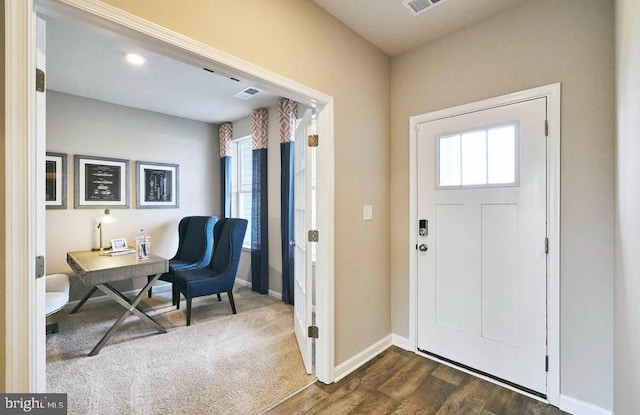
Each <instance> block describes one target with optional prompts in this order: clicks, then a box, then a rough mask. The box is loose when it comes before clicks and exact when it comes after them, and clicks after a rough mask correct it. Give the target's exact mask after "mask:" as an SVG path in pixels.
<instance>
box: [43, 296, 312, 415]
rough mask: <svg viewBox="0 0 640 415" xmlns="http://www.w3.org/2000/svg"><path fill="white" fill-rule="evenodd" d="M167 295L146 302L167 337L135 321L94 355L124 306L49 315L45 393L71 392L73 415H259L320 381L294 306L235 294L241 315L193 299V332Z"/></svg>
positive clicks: (220, 304) (110, 304) (214, 302)
mask: <svg viewBox="0 0 640 415" xmlns="http://www.w3.org/2000/svg"><path fill="white" fill-rule="evenodd" d="M169 297H170V293H167V292H164V293H158V294H156V293H154V298H153V299H151V300H148V299H146V300H144V301H143V303H142V308H143V309H147V310H153V311H152V312H151V311H149V314H150V315H152V316H154V318H155V319H156V321H158V322H159V323H160V324H161V325H163V326H164V327H166V328H167V329H168V332H167V333H166V334H161V333H159V332H157V331H155V330H154V329H153V328H151V326H149V325H147V324H146V323H142V322H141V321H140V320H139V319H138V318H137V317H131V316H130V317H128V319H127V320H125V323H124V324H123V326H121V327H120V329H119V330H118V331H117V332H116V333H115V334H114V335H113V336H112V337H111V339H110V341H109V342H108V343H107V345H106V346H105V347H104V348H103V349H102V350H101V351H100V353H99V354H98V355H97V356H93V357H88V353H89V351H91V349H92V348H93V347H94V346H95V344H96V343H97V342H98V340H100V338H101V337H102V335H103V334H104V333H105V332H106V330H107V329H108V328H109V327H110V326H111V324H112V323H113V321H115V319H116V318H117V317H118V316H119V315H120V314H121V313H122V311H124V309H123V308H122V307H120V306H118V305H116V304H115V303H113V302H112V301H108V302H99V303H93V304H91V303H89V304H85V305H84V307H83V308H82V309H81V310H80V311H79V312H78V313H77V314H75V315H69V310H70V308H69V307H67V308H66V309H64V310H62V311H60V312H58V313H57V314H55V315H54V316H52V317H51V318H50V321H57V322H59V323H60V332H59V333H56V334H52V335H48V336H47V388H48V390H49V391H50V392H62V393H67V394H68V402H69V403H68V405H69V414H82V415H85V414H154V415H155V414H234V415H235V414H246V415H253V414H258V413H260V412H261V411H263V410H264V409H267V408H268V407H270V406H271V405H273V404H275V403H276V402H279V401H280V400H282V399H284V398H286V397H287V396H289V395H290V394H292V393H293V392H295V391H297V390H298V389H300V388H302V387H304V386H306V385H308V384H310V383H312V382H313V381H314V378H313V377H312V376H309V375H307V374H306V373H305V371H304V366H303V364H302V360H301V358H300V353H299V351H298V348H297V343H296V340H295V336H294V334H293V323H292V319H293V309H292V307H291V306H287V305H285V304H284V303H282V302H281V301H279V300H277V299H275V298H273V297H270V296H266V295H258V294H255V293H252V292H251V291H250V290H249V289H247V288H245V287H236V289H235V290H234V298H235V300H236V307H237V310H238V314H236V315H233V314H231V308H230V307H229V302H228V300H227V297H226V295H225V294H223V296H222V302H218V300H217V298H216V296H215V295H214V296H212V297H205V298H202V299H195V300H194V301H193V311H192V318H191V326H190V327H186V325H185V324H186V322H185V317H184V313H183V310H179V311H177V310H175V308H172V307H171V302H170V299H169ZM185 306H186V305H185V302H184V300H183V302H182V307H183V308H184V307H185Z"/></svg>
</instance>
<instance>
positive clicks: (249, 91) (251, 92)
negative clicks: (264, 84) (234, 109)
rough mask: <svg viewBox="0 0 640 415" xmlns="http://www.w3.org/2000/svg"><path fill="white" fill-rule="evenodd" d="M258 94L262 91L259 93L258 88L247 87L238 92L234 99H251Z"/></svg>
mask: <svg viewBox="0 0 640 415" xmlns="http://www.w3.org/2000/svg"><path fill="white" fill-rule="evenodd" d="M260 92H262V91H260V90H259V89H258V88H253V87H248V88H245V89H243V90H242V91H240V92H238V93H237V94H235V95H234V97H236V98H240V99H249V98H251V97H254V96H256V95H257V94H258V93H260Z"/></svg>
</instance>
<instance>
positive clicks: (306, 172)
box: [291, 108, 315, 373]
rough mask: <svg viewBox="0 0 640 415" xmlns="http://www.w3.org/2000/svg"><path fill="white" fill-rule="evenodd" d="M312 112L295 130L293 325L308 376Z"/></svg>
mask: <svg viewBox="0 0 640 415" xmlns="http://www.w3.org/2000/svg"><path fill="white" fill-rule="evenodd" d="M314 120H315V117H313V109H311V108H309V109H307V110H306V111H305V113H304V115H303V117H302V118H301V119H300V120H299V122H298V124H297V126H296V131H295V143H294V146H295V147H294V148H295V151H294V176H293V183H294V225H293V226H294V237H295V239H294V241H291V244H292V245H293V246H294V252H295V253H294V265H293V267H294V290H293V299H294V305H293V309H294V315H293V320H294V321H293V325H294V331H295V334H296V339H297V340H298V346H299V348H300V354H301V355H302V360H303V362H304V367H305V370H306V371H307V373H312V372H313V340H312V338H310V337H309V336H308V332H307V330H308V327H309V326H311V325H312V324H313V322H312V318H313V316H312V301H313V298H312V281H311V279H312V269H311V260H312V251H311V242H309V239H308V237H307V233H308V231H309V229H312V217H313V214H312V212H313V209H314V206H313V200H312V182H311V180H312V176H313V174H312V171H313V167H314V166H313V153H312V152H313V151H314V150H313V148H311V147H309V146H308V145H307V136H308V135H309V134H311V132H312V131H313V130H314V125H313V123H314Z"/></svg>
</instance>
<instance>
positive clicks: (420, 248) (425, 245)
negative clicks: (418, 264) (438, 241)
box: [418, 244, 429, 252]
mask: <svg viewBox="0 0 640 415" xmlns="http://www.w3.org/2000/svg"><path fill="white" fill-rule="evenodd" d="M418 249H419V250H420V251H421V252H427V250H428V249H429V247H428V246H427V244H420V246H418Z"/></svg>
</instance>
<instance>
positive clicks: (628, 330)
mask: <svg viewBox="0 0 640 415" xmlns="http://www.w3.org/2000/svg"><path fill="white" fill-rule="evenodd" d="M616 17H617V18H616V27H617V33H616V34H617V36H616V50H617V54H616V57H617V68H616V69H617V104H618V105H617V108H618V142H617V144H618V148H617V158H616V161H617V169H616V173H617V177H616V179H617V194H616V202H617V203H616V213H617V223H616V240H615V246H616V287H615V305H616V309H615V338H614V343H615V366H614V373H615V381H614V385H615V401H614V410H615V413H616V414H639V413H640V394H638V391H640V324H639V321H640V278H639V277H638V276H639V275H640V255H639V253H640V215H639V214H638V212H640V139H639V137H640V116H639V115H640V75H639V74H640V4H639V3H638V2H637V1H636V0H618V1H616Z"/></svg>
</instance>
